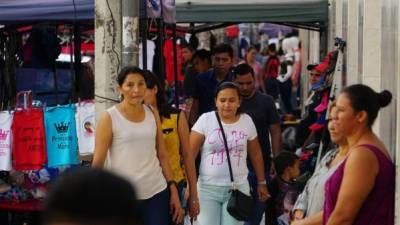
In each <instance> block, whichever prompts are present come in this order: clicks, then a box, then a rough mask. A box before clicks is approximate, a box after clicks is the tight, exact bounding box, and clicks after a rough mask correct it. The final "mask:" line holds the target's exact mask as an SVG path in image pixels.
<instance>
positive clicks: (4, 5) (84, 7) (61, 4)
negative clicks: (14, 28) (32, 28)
mask: <svg viewBox="0 0 400 225" xmlns="http://www.w3.org/2000/svg"><path fill="white" fill-rule="evenodd" d="M0 12H1V13H0V24H10V23H18V22H24V23H27V22H34V21H72V20H74V19H76V20H89V19H90V20H94V0H1V1H0Z"/></svg>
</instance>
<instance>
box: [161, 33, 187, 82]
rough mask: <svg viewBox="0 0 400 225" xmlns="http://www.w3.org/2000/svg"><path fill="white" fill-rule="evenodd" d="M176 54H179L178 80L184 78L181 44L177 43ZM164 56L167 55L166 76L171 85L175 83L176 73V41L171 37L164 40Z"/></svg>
mask: <svg viewBox="0 0 400 225" xmlns="http://www.w3.org/2000/svg"><path fill="white" fill-rule="evenodd" d="M176 52H177V53H176V54H177V56H178V57H177V59H178V60H177V64H178V67H177V70H178V81H182V80H183V75H182V72H181V71H182V69H181V68H182V49H181V46H180V45H178V44H177V45H176ZM164 57H165V78H166V79H167V82H168V84H169V85H171V84H172V83H174V81H175V74H174V42H173V40H171V39H168V40H165V42H164Z"/></svg>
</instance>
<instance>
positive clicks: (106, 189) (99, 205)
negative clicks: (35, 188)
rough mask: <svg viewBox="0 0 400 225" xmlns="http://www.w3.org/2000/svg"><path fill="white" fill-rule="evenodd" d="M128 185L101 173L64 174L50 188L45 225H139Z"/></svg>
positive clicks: (44, 216) (85, 170)
mask: <svg viewBox="0 0 400 225" xmlns="http://www.w3.org/2000/svg"><path fill="white" fill-rule="evenodd" d="M138 204H139V202H138V201H137V199H136V195H135V191H134V189H133V187H132V186H131V184H130V183H129V182H128V181H126V180H125V179H123V178H121V177H119V176H116V175H114V174H111V173H109V172H106V171H104V170H101V169H88V168H84V169H78V170H74V171H71V172H67V173H66V174H65V175H63V176H61V177H59V178H58V180H57V181H56V182H55V183H54V185H52V186H51V189H50V192H49V195H48V198H47V199H46V202H45V210H44V213H43V219H44V224H45V225H120V224H127V225H142V223H141V218H140V208H139V205H138Z"/></svg>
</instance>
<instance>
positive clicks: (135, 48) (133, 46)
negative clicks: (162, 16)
mask: <svg viewBox="0 0 400 225" xmlns="http://www.w3.org/2000/svg"><path fill="white" fill-rule="evenodd" d="M121 7H122V67H125V66H128V65H131V66H138V64H139V38H138V37H139V34H138V31H139V10H140V5H139V1H137V0H136V1H134V0H121Z"/></svg>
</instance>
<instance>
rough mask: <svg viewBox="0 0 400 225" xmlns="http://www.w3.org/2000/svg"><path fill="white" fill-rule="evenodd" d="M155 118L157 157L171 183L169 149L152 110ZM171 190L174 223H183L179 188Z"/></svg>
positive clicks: (170, 187) (175, 187)
mask: <svg viewBox="0 0 400 225" xmlns="http://www.w3.org/2000/svg"><path fill="white" fill-rule="evenodd" d="M152 111H153V114H154V118H155V120H156V123H157V135H156V148H157V156H158V160H159V161H160V165H161V169H162V172H163V174H164V177H165V179H166V180H167V181H168V182H169V181H172V180H173V175H172V169H171V166H170V164H169V160H168V155H167V149H166V147H165V142H164V138H163V134H162V131H161V120H160V116H159V114H158V111H157V110H156V109H154V108H153V109H152ZM168 188H169V190H170V193H171V199H170V208H171V213H172V218H173V221H174V222H181V221H182V219H183V215H182V214H181V203H180V200H179V194H178V187H177V186H176V185H169V187H168Z"/></svg>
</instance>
